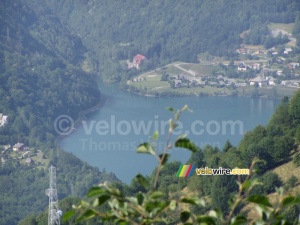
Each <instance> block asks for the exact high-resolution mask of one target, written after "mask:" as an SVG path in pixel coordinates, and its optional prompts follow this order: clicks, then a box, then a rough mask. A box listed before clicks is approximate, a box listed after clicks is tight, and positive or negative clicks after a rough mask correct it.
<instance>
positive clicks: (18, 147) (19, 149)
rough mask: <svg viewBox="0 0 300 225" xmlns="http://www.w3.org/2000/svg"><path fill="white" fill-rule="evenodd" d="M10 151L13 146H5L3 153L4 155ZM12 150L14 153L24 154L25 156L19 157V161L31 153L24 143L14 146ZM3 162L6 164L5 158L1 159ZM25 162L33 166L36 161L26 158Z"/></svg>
mask: <svg viewBox="0 0 300 225" xmlns="http://www.w3.org/2000/svg"><path fill="white" fill-rule="evenodd" d="M9 149H11V145H5V146H4V151H2V154H3V153H4V152H5V151H7V150H9ZM12 150H13V151H14V152H24V154H23V155H21V156H20V157H18V158H19V159H22V158H24V157H25V156H26V155H28V154H29V153H30V151H28V150H29V147H26V146H25V144H24V143H19V142H18V143H16V144H15V145H13V146H12ZM1 162H2V163H3V164H4V163H5V162H6V159H5V158H4V157H1ZM25 162H26V163H27V164H33V163H34V160H33V159H32V158H30V157H28V158H26V160H25Z"/></svg>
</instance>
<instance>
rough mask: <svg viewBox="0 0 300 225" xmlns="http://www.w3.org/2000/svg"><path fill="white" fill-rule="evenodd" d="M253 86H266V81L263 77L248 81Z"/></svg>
mask: <svg viewBox="0 0 300 225" xmlns="http://www.w3.org/2000/svg"><path fill="white" fill-rule="evenodd" d="M255 84H257V85H258V86H259V87H262V86H266V85H268V81H267V80H266V79H265V78H264V77H262V76H258V77H255V78H253V79H250V85H252V86H253V85H255Z"/></svg>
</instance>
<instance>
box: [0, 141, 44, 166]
mask: <svg viewBox="0 0 300 225" xmlns="http://www.w3.org/2000/svg"><path fill="white" fill-rule="evenodd" d="M48 161H49V160H48V159H46V158H45V156H44V154H43V153H42V152H41V150H38V149H34V148H30V147H28V146H26V145H25V144H24V143H20V142H18V143H15V144H14V145H13V146H11V145H9V144H7V145H0V166H5V165H6V164H8V163H9V164H15V165H20V164H22V165H27V166H32V167H38V166H46V165H47V163H48Z"/></svg>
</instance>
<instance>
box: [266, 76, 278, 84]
mask: <svg viewBox="0 0 300 225" xmlns="http://www.w3.org/2000/svg"><path fill="white" fill-rule="evenodd" d="M267 80H268V83H269V85H271V86H275V85H276V79H275V78H274V77H267Z"/></svg>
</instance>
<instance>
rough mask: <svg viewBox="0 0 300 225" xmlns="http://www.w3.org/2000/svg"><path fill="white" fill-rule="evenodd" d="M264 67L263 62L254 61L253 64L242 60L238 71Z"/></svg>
mask: <svg viewBox="0 0 300 225" xmlns="http://www.w3.org/2000/svg"><path fill="white" fill-rule="evenodd" d="M262 67H263V64H261V63H253V64H252V65H247V64H246V63H244V62H242V63H240V64H239V65H238V71H246V70H248V69H252V70H260V69H261V68H262Z"/></svg>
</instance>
